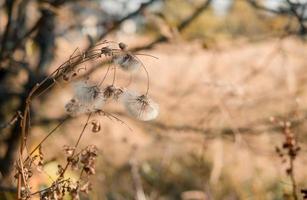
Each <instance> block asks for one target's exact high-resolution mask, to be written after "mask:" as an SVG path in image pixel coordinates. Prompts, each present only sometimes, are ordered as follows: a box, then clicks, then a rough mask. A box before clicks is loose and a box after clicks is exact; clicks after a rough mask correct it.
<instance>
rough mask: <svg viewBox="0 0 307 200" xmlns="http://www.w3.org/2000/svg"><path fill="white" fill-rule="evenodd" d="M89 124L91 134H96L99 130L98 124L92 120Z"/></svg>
mask: <svg viewBox="0 0 307 200" xmlns="http://www.w3.org/2000/svg"><path fill="white" fill-rule="evenodd" d="M91 124H92V132H93V133H97V132H99V131H100V130H101V126H100V123H99V122H98V121H97V120H93V121H92V122H91Z"/></svg>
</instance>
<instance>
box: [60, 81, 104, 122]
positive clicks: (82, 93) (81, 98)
mask: <svg viewBox="0 0 307 200" xmlns="http://www.w3.org/2000/svg"><path fill="white" fill-rule="evenodd" d="M105 102H106V98H105V97H104V96H103V92H102V91H101V89H100V88H99V87H98V86H97V85H95V84H89V83H88V82H86V81H80V82H77V83H75V85H74V98H73V99H71V100H70V101H69V102H68V103H67V104H66V105H65V110H66V112H67V113H68V114H69V115H71V116H77V115H80V114H84V113H90V112H95V111H97V110H99V109H101V108H102V106H103V105H104V104H105Z"/></svg>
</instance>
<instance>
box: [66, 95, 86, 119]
mask: <svg viewBox="0 0 307 200" xmlns="http://www.w3.org/2000/svg"><path fill="white" fill-rule="evenodd" d="M65 110H66V112H67V113H68V114H69V115H70V116H73V117H74V116H78V115H80V114H83V113H86V111H87V109H86V107H85V106H84V105H82V104H81V103H80V102H79V101H78V100H76V99H71V100H70V101H69V102H68V103H67V104H66V105H65Z"/></svg>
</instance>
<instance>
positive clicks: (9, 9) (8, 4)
mask: <svg viewBox="0 0 307 200" xmlns="http://www.w3.org/2000/svg"><path fill="white" fill-rule="evenodd" d="M14 3H15V1H14V0H6V2H5V6H6V11H7V24H6V27H5V30H4V33H3V36H2V40H1V48H0V58H1V57H2V54H3V52H4V51H5V49H6V43H7V41H8V36H9V34H10V30H11V25H12V21H13V8H14Z"/></svg>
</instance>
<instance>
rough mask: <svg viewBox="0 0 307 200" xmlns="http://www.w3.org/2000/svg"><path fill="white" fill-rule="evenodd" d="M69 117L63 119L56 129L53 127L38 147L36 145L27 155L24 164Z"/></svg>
mask: <svg viewBox="0 0 307 200" xmlns="http://www.w3.org/2000/svg"><path fill="white" fill-rule="evenodd" d="M68 118H69V117H68V116H67V117H66V118H64V119H63V120H62V121H61V122H60V123H59V124H58V125H57V126H56V127H54V128H53V129H52V130H51V131H50V132H49V133H48V134H47V135H46V136H45V137H44V138H43V139H42V140H41V141H40V143H39V144H38V145H36V147H35V148H34V149H33V150H32V151H31V152H30V153H29V155H28V156H27V158H26V159H25V161H24V162H26V161H27V160H28V159H29V158H30V157H31V156H32V155H33V153H34V152H35V151H36V150H37V149H38V148H39V147H40V146H41V145H42V144H43V143H44V142H45V141H46V140H47V139H48V138H49V137H50V136H51V135H52V134H53V133H54V132H55V131H56V130H57V129H58V128H59V127H60V126H62V125H63V124H64V123H65V121H66V120H67V119H68Z"/></svg>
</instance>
